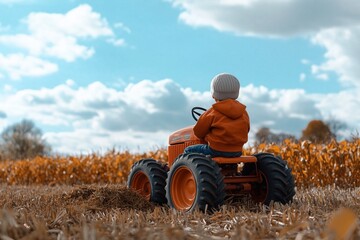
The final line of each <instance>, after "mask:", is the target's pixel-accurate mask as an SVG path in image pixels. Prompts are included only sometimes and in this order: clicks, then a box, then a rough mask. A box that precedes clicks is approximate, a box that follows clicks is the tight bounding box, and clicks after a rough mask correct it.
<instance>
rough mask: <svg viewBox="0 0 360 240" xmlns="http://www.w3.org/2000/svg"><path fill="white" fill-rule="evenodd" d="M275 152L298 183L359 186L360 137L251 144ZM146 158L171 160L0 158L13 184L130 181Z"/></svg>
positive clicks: (162, 155) (1, 170)
mask: <svg viewBox="0 0 360 240" xmlns="http://www.w3.org/2000/svg"><path fill="white" fill-rule="evenodd" d="M259 152H271V153H274V154H275V155H278V156H281V157H282V158H283V159H285V160H287V162H288V165H289V166H290V167H291V168H292V169H293V171H292V172H293V174H294V177H295V181H296V186H298V187H320V186H328V185H331V186H338V187H359V186H360V161H359V159H360V139H356V140H354V141H342V142H336V141H332V142H330V143H329V144H327V145H323V144H313V143H311V142H310V141H303V142H300V143H294V142H292V141H290V140H285V141H284V142H283V144H279V145H272V144H260V145H258V146H256V147H250V148H247V149H246V150H245V151H244V154H245V155H248V154H255V153H259ZM142 158H154V159H156V160H160V161H162V162H166V161H167V153H166V150H165V149H159V150H157V151H152V152H148V153H145V154H132V153H130V152H128V151H124V152H116V151H109V152H107V153H106V154H104V155H100V154H95V153H94V154H89V155H84V156H67V157H60V156H58V157H36V158H34V159H31V160H21V161H3V162H0V183H8V184H91V183H124V182H125V181H126V179H127V176H128V173H129V171H130V168H131V166H132V164H133V163H134V162H135V161H138V160H140V159H142Z"/></svg>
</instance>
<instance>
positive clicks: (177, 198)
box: [166, 153, 225, 212]
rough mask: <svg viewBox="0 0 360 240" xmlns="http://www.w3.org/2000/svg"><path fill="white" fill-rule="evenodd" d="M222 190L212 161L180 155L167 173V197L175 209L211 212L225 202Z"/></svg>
mask: <svg viewBox="0 0 360 240" xmlns="http://www.w3.org/2000/svg"><path fill="white" fill-rule="evenodd" d="M224 188H225V186H224V181H223V176H222V174H221V172H220V168H219V166H218V165H217V164H216V162H214V161H213V160H212V159H211V158H209V157H206V156H205V155H203V154H197V153H189V154H181V155H180V156H179V157H178V158H177V159H176V160H175V162H174V164H173V165H172V166H171V168H170V171H169V172H168V178H167V183H166V198H167V200H168V204H169V206H170V207H173V208H175V209H177V210H181V211H192V210H195V209H199V210H201V211H203V212H204V211H206V209H208V210H209V211H212V210H215V209H217V208H218V207H219V206H220V205H222V204H223V203H224V197H225V190H224Z"/></svg>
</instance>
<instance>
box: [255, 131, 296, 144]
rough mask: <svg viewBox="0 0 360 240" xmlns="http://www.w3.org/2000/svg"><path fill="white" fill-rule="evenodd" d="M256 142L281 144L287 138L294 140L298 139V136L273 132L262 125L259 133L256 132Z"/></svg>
mask: <svg viewBox="0 0 360 240" xmlns="http://www.w3.org/2000/svg"><path fill="white" fill-rule="evenodd" d="M255 138H256V143H258V144H259V143H276V144H280V143H282V142H283V141H284V140H285V139H290V140H292V141H296V137H295V136H294V135H291V134H287V133H279V134H276V133H273V132H271V131H270V129H269V128H267V127H261V128H260V129H259V130H258V131H257V133H256V134H255Z"/></svg>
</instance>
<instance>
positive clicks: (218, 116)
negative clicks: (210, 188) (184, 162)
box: [184, 73, 250, 157]
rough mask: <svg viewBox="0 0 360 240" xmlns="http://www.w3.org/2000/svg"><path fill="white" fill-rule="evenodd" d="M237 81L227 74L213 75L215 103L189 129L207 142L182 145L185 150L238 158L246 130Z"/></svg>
mask: <svg viewBox="0 0 360 240" xmlns="http://www.w3.org/2000/svg"><path fill="white" fill-rule="evenodd" d="M239 90H240V82H239V80H238V79H237V78H236V77H235V76H233V75H231V74H227V73H221V74H218V75H216V76H215V77H214V78H213V79H212V81H211V94H212V97H213V98H214V100H215V103H214V104H213V105H212V107H211V108H210V109H208V110H207V111H206V112H204V113H203V114H202V115H201V116H200V118H199V119H198V121H197V123H196V125H195V126H194V128H193V131H194V134H195V135H196V136H197V137H198V138H199V139H202V140H204V141H205V142H207V144H197V145H192V146H189V147H187V148H185V150H184V152H185V153H203V154H205V155H210V156H212V157H239V156H241V154H242V148H243V145H244V144H245V143H246V142H247V141H248V132H249V130H250V121H249V115H248V113H247V111H246V106H245V105H244V104H242V103H240V102H239V101H237V100H236V99H237V98H238V97H239Z"/></svg>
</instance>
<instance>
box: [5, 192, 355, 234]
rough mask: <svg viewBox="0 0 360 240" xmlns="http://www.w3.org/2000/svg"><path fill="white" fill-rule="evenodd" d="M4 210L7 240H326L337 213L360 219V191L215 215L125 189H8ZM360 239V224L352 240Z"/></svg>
mask: <svg viewBox="0 0 360 240" xmlns="http://www.w3.org/2000/svg"><path fill="white" fill-rule="evenodd" d="M0 206H1V208H2V210H1V211H0V234H1V235H0V238H1V239H224V238H231V239H325V237H326V233H327V225H328V221H329V219H330V217H331V215H332V213H333V212H334V211H335V210H337V209H339V208H343V207H345V208H348V209H351V210H352V212H353V213H355V214H356V215H357V216H359V215H360V188H353V189H346V190H344V189H335V188H331V187H325V188H308V189H302V190H298V192H297V195H296V196H295V199H294V202H293V203H292V204H291V205H287V206H282V205H277V204H275V205H273V206H272V207H270V208H268V209H266V208H265V207H263V206H261V205H254V204H253V203H252V202H251V200H250V199H238V201H234V199H233V201H232V203H230V202H228V204H226V205H224V206H223V208H222V209H221V210H220V211H218V212H215V213H214V214H212V215H210V214H203V213H201V212H194V213H181V212H176V211H173V210H172V209H168V208H167V207H161V206H154V205H152V204H150V203H149V202H147V201H145V200H144V199H143V198H141V197H140V196H139V195H137V194H136V193H133V192H131V191H129V190H127V189H126V188H124V187H123V186H121V185H81V186H69V185H62V186H59V185H58V186H44V185H42V186H36V185H29V186H8V185H2V188H1V191H0ZM359 238H360V226H359V222H357V223H356V225H355V230H354V231H353V233H352V235H351V237H350V238H349V239H359ZM330 239H331V238H330Z"/></svg>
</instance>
